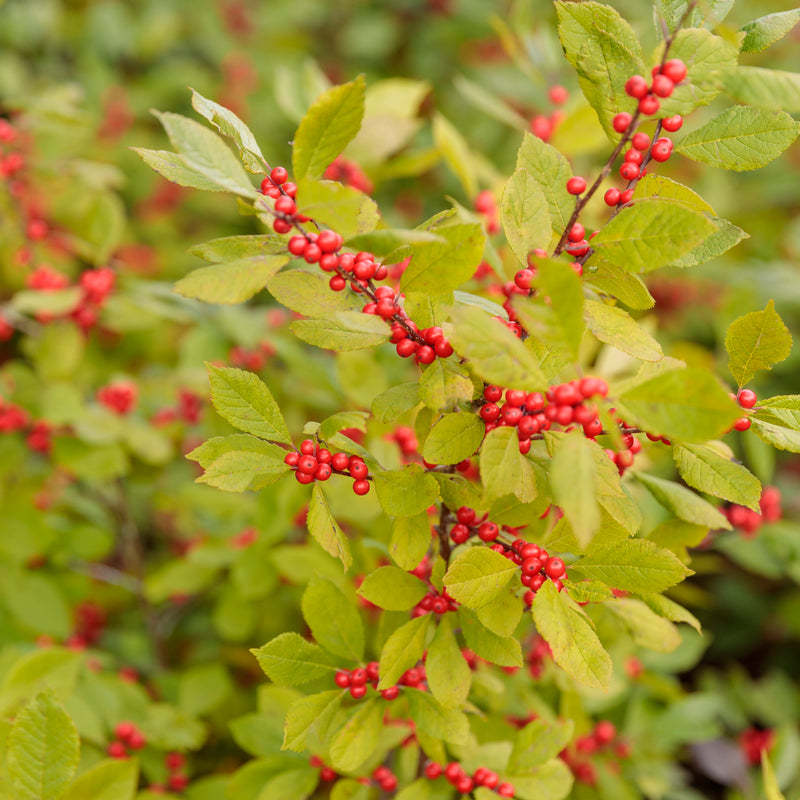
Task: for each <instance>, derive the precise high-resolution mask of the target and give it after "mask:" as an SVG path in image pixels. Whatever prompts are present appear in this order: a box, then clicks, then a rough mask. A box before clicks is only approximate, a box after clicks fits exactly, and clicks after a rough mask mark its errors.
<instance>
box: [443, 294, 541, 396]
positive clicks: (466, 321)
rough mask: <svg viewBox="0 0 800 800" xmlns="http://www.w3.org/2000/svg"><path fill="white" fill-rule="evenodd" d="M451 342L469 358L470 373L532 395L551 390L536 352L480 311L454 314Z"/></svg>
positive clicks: (463, 308) (460, 353)
mask: <svg viewBox="0 0 800 800" xmlns="http://www.w3.org/2000/svg"><path fill="white" fill-rule="evenodd" d="M449 341H450V343H451V344H452V346H453V348H454V349H455V350H456V352H457V353H458V354H459V355H460V356H462V357H463V358H466V359H468V362H469V363H468V366H469V368H470V370H471V371H472V372H474V373H475V374H476V375H477V376H478V377H479V378H482V379H483V380H485V381H486V382H487V383H495V384H498V385H500V386H506V387H509V388H513V389H525V390H526V391H531V392H534V391H540V390H544V389H546V388H547V378H545V376H544V375H543V374H542V370H541V368H540V366H539V362H538V360H537V359H536V357H535V356H534V355H533V353H532V352H531V351H530V350H529V349H528V348H527V347H526V346H525V345H524V344H523V343H522V342H521V341H520V340H519V339H517V337H516V336H514V334H513V333H512V332H511V331H510V330H508V328H506V326H505V325H504V324H503V323H502V322H501V321H500V320H497V319H495V318H493V317H490V316H489V315H488V314H485V313H484V312H483V311H481V310H480V309H478V308H471V307H466V306H465V307H462V308H458V309H455V310H454V311H453V331H452V333H451V334H450V337H449Z"/></svg>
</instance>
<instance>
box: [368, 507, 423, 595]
mask: <svg viewBox="0 0 800 800" xmlns="http://www.w3.org/2000/svg"><path fill="white" fill-rule="evenodd" d="M426 516H427V515H426ZM428 538H430V534H428ZM358 593H359V595H361V597H363V598H364V599H365V600H368V601H369V602H370V603H372V604H373V605H376V606H378V607H379V608H384V609H386V610H388V611H408V609H410V608H413V607H414V606H415V605H416V604H417V603H418V602H419V601H420V600H422V598H423V597H425V595H426V594H427V593H428V586H427V584H426V583H425V582H424V581H422V580H420V579H419V578H417V577H416V575H412V574H411V573H409V572H405V571H404V570H402V569H398V568H397V567H392V566H387V567H378V569H376V570H375V571H374V572H370V573H369V575H367V577H366V578H364V581H363V583H362V584H361V586H359V587H358Z"/></svg>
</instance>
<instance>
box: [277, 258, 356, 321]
mask: <svg viewBox="0 0 800 800" xmlns="http://www.w3.org/2000/svg"><path fill="white" fill-rule="evenodd" d="M266 286H267V289H268V290H269V293H270V294H271V295H272V296H273V297H274V298H275V299H276V300H277V301H278V302H279V303H280V304H281V305H284V306H286V307H287V308H289V309H291V310H292V311H295V312H296V313H298V314H302V315H303V316H306V317H326V316H328V315H333V314H336V313H338V312H339V311H355V310H357V309H358V310H360V303H359V302H358V301H357V300H355V299H354V298H353V296H352V295H351V294H350V293H349V292H332V291H331V289H330V286H328V278H326V277H325V275H322V274H321V273H319V272H309V271H308V270H305V269H290V270H286V271H284V272H281V273H280V274H279V275H275V277H271V278H270V280H268V281H267V284H266Z"/></svg>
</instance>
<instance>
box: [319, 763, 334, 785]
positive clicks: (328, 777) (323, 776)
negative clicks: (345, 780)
mask: <svg viewBox="0 0 800 800" xmlns="http://www.w3.org/2000/svg"><path fill="white" fill-rule="evenodd" d="M319 779H320V780H321V781H325V782H326V783H330V782H331V781H335V780H336V771H335V770H333V769H331V768H330V767H323V768H322V769H321V770H320V771H319Z"/></svg>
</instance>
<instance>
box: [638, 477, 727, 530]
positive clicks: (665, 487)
mask: <svg viewBox="0 0 800 800" xmlns="http://www.w3.org/2000/svg"><path fill="white" fill-rule="evenodd" d="M635 474H636V480H638V481H639V483H641V484H643V485H644V486H645V487H646V488H647V490H648V491H649V492H650V494H652V495H653V497H655V499H656V500H657V501H658V502H659V503H660V504H661V505H662V506H664V508H666V509H668V510H669V511H671V512H672V513H673V514H674V515H675V516H676V517H678V519H682V520H684V521H685V522H691V523H693V524H695V525H703V526H705V527H707V528H724V529H725V530H730V528H731V524H730V522H728V519H727V517H726V516H725V515H724V514H722V513H720V512H719V511H718V510H717V509H716V508H714V506H712V505H711V503H708V502H706V501H705V500H703V498H702V497H700V496H699V495H696V494H695V493H694V492H693V491H691V490H690V489H687V488H686V487H685V486H681V485H679V484H677V483H673V482H672V481H665V480H663V479H662V478H656V477H654V476H653V475H647V474H646V473H644V472H637V473H635Z"/></svg>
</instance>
